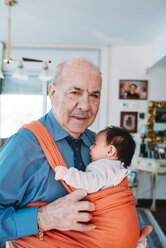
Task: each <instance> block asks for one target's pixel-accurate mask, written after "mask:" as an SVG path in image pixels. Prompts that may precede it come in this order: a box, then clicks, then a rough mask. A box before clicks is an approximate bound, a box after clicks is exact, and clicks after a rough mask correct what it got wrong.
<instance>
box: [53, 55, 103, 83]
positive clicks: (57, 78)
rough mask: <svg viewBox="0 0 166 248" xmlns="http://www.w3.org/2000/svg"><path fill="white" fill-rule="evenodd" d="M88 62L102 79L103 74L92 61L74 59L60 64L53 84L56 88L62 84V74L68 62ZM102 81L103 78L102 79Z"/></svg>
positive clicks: (56, 69) (55, 72)
mask: <svg viewBox="0 0 166 248" xmlns="http://www.w3.org/2000/svg"><path fill="white" fill-rule="evenodd" d="M76 61H78V62H87V63H88V64H90V65H92V66H93V67H94V68H95V69H96V71H97V72H98V73H99V75H100V77H101V72H100V69H99V67H98V66H96V65H95V64H94V63H93V62H92V61H90V60H89V59H87V58H80V57H79V58H72V59H68V60H64V61H62V62H61V63H59V64H58V65H57V66H56V68H55V71H54V77H53V79H52V84H54V85H55V86H56V87H58V86H59V84H60V83H61V81H62V79H61V72H62V69H63V67H64V66H65V65H66V64H67V63H68V62H76ZM101 80H102V78H101Z"/></svg>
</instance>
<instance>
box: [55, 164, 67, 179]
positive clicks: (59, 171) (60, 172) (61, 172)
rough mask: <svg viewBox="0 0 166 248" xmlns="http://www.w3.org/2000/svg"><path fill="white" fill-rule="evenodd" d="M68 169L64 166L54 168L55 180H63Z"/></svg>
mask: <svg viewBox="0 0 166 248" xmlns="http://www.w3.org/2000/svg"><path fill="white" fill-rule="evenodd" d="M67 171H68V169H67V168H66V167H64V166H56V167H55V180H61V179H63V178H64V177H65V176H66V174H67Z"/></svg>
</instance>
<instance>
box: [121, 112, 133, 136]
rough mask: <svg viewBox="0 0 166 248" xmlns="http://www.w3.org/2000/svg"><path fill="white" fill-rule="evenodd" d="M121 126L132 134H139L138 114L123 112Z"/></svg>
mask: <svg viewBox="0 0 166 248" xmlns="http://www.w3.org/2000/svg"><path fill="white" fill-rule="evenodd" d="M120 114H121V116H120V126H121V127H123V128H125V129H127V130H128V131H129V132H130V133H136V132H137V112H121V113H120Z"/></svg>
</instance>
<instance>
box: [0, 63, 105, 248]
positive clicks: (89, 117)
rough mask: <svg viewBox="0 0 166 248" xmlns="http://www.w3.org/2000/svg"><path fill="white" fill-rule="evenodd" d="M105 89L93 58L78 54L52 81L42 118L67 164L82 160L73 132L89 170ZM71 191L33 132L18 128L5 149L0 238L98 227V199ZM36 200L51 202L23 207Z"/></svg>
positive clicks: (0, 167)
mask: <svg viewBox="0 0 166 248" xmlns="http://www.w3.org/2000/svg"><path fill="white" fill-rule="evenodd" d="M100 93H101V76H100V72H99V70H98V69H97V68H96V67H95V66H94V65H92V64H91V63H90V62H88V61H85V60H78V59H77V60H69V61H66V62H64V63H62V64H60V65H59V66H58V69H57V73H56V75H55V78H54V81H53V83H52V84H50V86H49V96H50V100H51V104H52V109H51V110H50V112H49V113H47V114H46V115H45V116H43V117H42V118H41V119H40V120H39V121H40V122H41V123H42V124H43V125H44V126H45V127H46V128H47V130H48V131H49V133H50V134H51V136H52V138H53V140H54V142H55V143H56V145H57V147H58V149H59V151H60V153H61V155H62V157H63V159H64V161H65V163H66V165H67V166H68V167H71V166H73V165H75V166H77V164H76V161H74V159H75V156H74V152H73V150H72V147H71V145H70V143H69V142H68V137H69V136H70V138H71V137H72V138H74V139H79V140H80V142H81V155H82V158H81V159H82V162H81V167H80V168H79V169H82V170H84V168H85V167H84V166H86V165H87V164H88V163H89V162H90V157H89V147H90V146H91V145H92V143H93V141H94V136H95V135H94V133H93V132H91V131H90V130H88V129H87V128H88V127H89V126H90V125H91V124H92V123H93V122H94V120H95V117H96V115H97V112H98V108H99V103H100ZM32 111H33V110H32ZM74 139H73V140H74ZM74 162H75V163H74ZM66 194H67V191H66V190H65V188H64V187H63V185H62V184H61V182H57V181H56V180H54V172H53V171H52V169H51V167H50V165H49V163H48V161H47V159H46V157H45V155H44V153H43V151H42V149H41V147H40V145H39V143H38V141H37V139H36V137H35V136H34V134H33V133H32V132H31V131H29V130H27V129H21V130H19V131H18V132H17V133H16V134H14V135H13V136H11V137H10V138H9V139H8V141H7V142H6V144H5V145H4V146H3V148H2V149H1V151H0V240H6V241H8V240H15V239H18V238H20V237H26V236H29V235H34V234H37V233H38V232H39V231H47V230H51V229H58V230H65V231H67V230H77V231H88V230H91V229H93V228H95V226H94V225H93V224H87V222H89V220H90V219H91V218H92V215H91V214H90V212H91V211H93V210H94V209H95V206H94V204H93V203H90V202H88V201H81V200H82V199H83V198H84V197H85V196H86V194H87V193H86V192H85V191H84V190H77V191H75V192H73V193H71V194H69V195H66ZM37 201H40V202H47V203H48V204H46V205H45V206H41V207H30V208H29V207H26V208H24V207H25V206H26V205H27V203H29V202H37ZM13 245H14V246H13V247H17V246H15V244H14V243H13ZM26 247H28V246H26ZM48 247H49V246H48Z"/></svg>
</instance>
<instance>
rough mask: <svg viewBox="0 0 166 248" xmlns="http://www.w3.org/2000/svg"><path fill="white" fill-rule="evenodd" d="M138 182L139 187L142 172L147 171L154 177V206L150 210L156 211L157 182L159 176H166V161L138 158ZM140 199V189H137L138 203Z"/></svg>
mask: <svg viewBox="0 0 166 248" xmlns="http://www.w3.org/2000/svg"><path fill="white" fill-rule="evenodd" d="M136 171H137V180H138V181H137V182H138V185H139V178H140V171H146V172H148V173H150V174H151V176H152V205H151V207H150V209H151V210H152V211H156V181H157V175H166V159H151V158H141V157H139V158H138V161H137V166H136ZM137 199H138V187H137V189H136V202H137Z"/></svg>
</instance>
